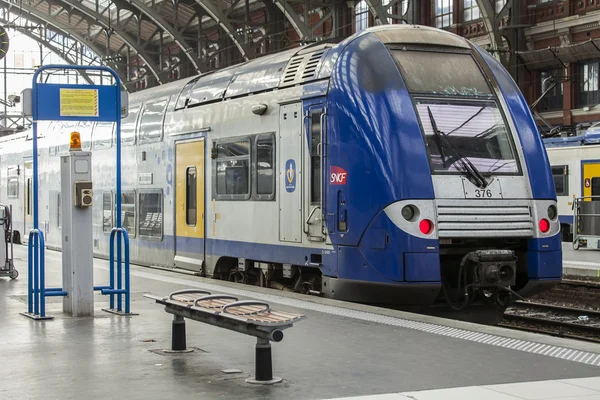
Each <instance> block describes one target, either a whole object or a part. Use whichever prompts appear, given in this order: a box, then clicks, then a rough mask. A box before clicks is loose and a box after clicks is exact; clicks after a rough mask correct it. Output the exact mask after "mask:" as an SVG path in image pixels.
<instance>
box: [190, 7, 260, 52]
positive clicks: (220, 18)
mask: <svg viewBox="0 0 600 400" xmlns="http://www.w3.org/2000/svg"><path fill="white" fill-rule="evenodd" d="M195 1H196V3H197V4H198V5H200V7H202V8H203V9H204V11H206V13H207V14H208V15H209V16H210V17H211V18H212V19H214V20H215V22H216V23H217V24H218V25H219V26H220V27H221V29H223V31H225V33H226V34H227V35H228V36H229V37H230V38H231V40H233V43H234V44H235V45H236V47H237V48H238V50H239V51H240V53H241V54H242V57H244V58H245V59H246V60H249V59H252V58H255V57H256V54H255V52H254V49H253V48H252V47H251V46H248V43H245V42H244V40H243V39H242V38H241V37H240V35H238V34H237V32H236V29H235V27H234V26H233V23H232V22H231V21H230V19H229V18H227V16H226V15H225V13H224V12H223V11H222V10H221V9H219V8H218V7H217V6H216V5H215V4H213V3H212V2H211V1H210V0H195Z"/></svg>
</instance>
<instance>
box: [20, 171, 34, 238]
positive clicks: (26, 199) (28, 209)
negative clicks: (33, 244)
mask: <svg viewBox="0 0 600 400" xmlns="http://www.w3.org/2000/svg"><path fill="white" fill-rule="evenodd" d="M23 167H24V168H23V172H24V174H23V221H25V226H24V230H23V234H22V235H21V237H22V238H24V241H27V239H28V238H29V231H30V230H32V229H33V161H31V160H27V161H24V162H23Z"/></svg>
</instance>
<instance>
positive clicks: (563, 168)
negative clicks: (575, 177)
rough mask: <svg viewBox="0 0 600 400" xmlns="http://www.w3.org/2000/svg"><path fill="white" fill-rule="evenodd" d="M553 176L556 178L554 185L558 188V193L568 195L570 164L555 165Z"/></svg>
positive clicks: (558, 194)
mask: <svg viewBox="0 0 600 400" xmlns="http://www.w3.org/2000/svg"><path fill="white" fill-rule="evenodd" d="M552 177H553V178H554V187H555V188H556V195H557V196H567V195H568V194H569V166H568V165H559V166H553V167H552Z"/></svg>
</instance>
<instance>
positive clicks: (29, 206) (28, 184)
mask: <svg viewBox="0 0 600 400" xmlns="http://www.w3.org/2000/svg"><path fill="white" fill-rule="evenodd" d="M31 192H32V190H31V178H27V200H26V203H27V205H26V207H27V211H26V212H27V215H31V213H32V210H31V203H32V200H31V197H32V193H31Z"/></svg>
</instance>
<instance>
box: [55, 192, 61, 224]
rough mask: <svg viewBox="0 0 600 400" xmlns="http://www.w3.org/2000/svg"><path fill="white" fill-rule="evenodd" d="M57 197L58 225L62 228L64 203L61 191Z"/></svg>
mask: <svg viewBox="0 0 600 400" xmlns="http://www.w3.org/2000/svg"><path fill="white" fill-rule="evenodd" d="M56 195H57V198H56V204H57V210H56V215H57V219H56V226H57V227H59V228H60V226H61V225H62V212H61V211H62V204H61V202H60V192H58V193H57V194H56Z"/></svg>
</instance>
